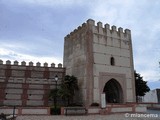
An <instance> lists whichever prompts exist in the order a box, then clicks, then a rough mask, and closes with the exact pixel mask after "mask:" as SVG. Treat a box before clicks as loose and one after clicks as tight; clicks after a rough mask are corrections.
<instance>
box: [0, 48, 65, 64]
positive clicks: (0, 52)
mask: <svg viewBox="0 0 160 120" xmlns="http://www.w3.org/2000/svg"><path fill="white" fill-rule="evenodd" d="M0 56H1V58H0V59H2V60H3V61H4V63H5V61H7V60H8V57H9V60H10V61H12V63H13V61H15V60H17V61H19V63H20V62H22V61H25V62H27V63H29V62H30V61H32V62H33V63H34V65H36V63H37V62H40V63H41V64H43V63H45V62H47V63H48V64H51V63H55V64H59V63H62V58H57V57H51V56H49V57H44V56H40V57H39V56H32V55H27V54H21V53H17V52H15V51H13V50H9V49H4V48H0ZM7 56H8V57H7ZM49 66H50V65H49Z"/></svg>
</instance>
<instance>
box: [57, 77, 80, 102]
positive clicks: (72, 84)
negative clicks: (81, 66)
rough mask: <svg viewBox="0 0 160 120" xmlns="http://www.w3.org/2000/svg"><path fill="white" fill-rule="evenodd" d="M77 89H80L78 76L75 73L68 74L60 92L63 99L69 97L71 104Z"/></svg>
mask: <svg viewBox="0 0 160 120" xmlns="http://www.w3.org/2000/svg"><path fill="white" fill-rule="evenodd" d="M77 90H79V87H78V80H77V78H76V77H75V76H73V75H72V76H70V75H66V76H65V78H64V80H63V81H62V84H61V88H60V90H59V91H58V94H59V96H60V97H61V98H62V99H63V100H66V99H67V102H68V105H70V104H71V102H73V97H74V95H75V92H76V91H77Z"/></svg>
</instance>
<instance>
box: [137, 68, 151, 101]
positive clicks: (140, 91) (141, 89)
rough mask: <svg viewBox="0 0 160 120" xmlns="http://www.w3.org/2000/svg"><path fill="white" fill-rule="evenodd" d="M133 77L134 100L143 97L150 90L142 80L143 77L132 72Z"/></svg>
mask: <svg viewBox="0 0 160 120" xmlns="http://www.w3.org/2000/svg"><path fill="white" fill-rule="evenodd" d="M134 75H135V87H136V99H137V100H138V96H144V95H145V93H146V92H149V91H150V88H149V87H148V85H147V81H144V80H143V77H141V75H140V74H139V73H136V71H135V72H134Z"/></svg>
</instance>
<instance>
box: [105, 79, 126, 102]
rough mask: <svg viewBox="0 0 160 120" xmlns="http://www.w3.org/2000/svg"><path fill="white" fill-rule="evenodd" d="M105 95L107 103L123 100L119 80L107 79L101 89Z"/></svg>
mask: <svg viewBox="0 0 160 120" xmlns="http://www.w3.org/2000/svg"><path fill="white" fill-rule="evenodd" d="M103 92H104V93H105V95H106V102H107V103H122V102H123V90H122V87H121V85H120V84H119V82H118V81H117V80H115V79H111V80H109V81H108V82H107V83H106V84H105V86H104V89H103Z"/></svg>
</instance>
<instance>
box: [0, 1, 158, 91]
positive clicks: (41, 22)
mask: <svg viewBox="0 0 160 120" xmlns="http://www.w3.org/2000/svg"><path fill="white" fill-rule="evenodd" d="M159 6H160V1H159V0H154V2H153V1H149V0H141V1H139V0H92V1H91V0H77V1H76V0H0V59H2V60H3V61H6V60H8V59H9V60H11V61H12V63H13V61H15V60H18V61H19V62H21V61H26V62H29V61H33V62H34V63H36V62H38V61H39V62H41V63H42V64H43V63H44V62H48V63H49V64H50V63H52V62H54V63H56V64H58V63H62V61H63V42H64V37H65V36H66V35H67V34H68V33H70V32H71V31H73V30H74V29H75V28H77V27H78V26H79V25H81V24H82V23H83V22H86V20H87V19H90V18H91V19H94V20H95V21H96V22H99V21H101V22H103V24H106V23H109V24H110V25H111V26H112V25H116V26H117V27H122V28H124V29H126V28H128V29H130V30H131V31H132V43H133V53H134V65H135V70H136V71H137V72H138V73H140V74H141V75H142V76H143V78H144V80H146V81H148V84H149V86H150V88H151V89H154V88H158V87H159V86H160V81H159V79H160V68H159V64H158V62H159V60H160V47H159V46H160V14H159V11H160V7H159Z"/></svg>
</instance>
